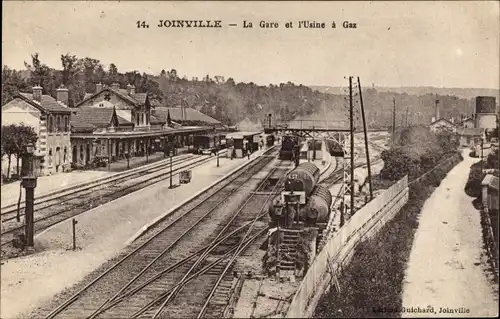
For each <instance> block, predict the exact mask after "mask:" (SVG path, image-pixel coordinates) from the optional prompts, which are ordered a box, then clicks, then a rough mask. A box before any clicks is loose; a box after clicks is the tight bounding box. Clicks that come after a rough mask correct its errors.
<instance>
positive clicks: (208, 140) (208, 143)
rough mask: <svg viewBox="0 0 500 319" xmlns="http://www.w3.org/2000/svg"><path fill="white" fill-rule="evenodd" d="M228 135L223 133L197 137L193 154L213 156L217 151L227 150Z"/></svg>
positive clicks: (194, 141)
mask: <svg viewBox="0 0 500 319" xmlns="http://www.w3.org/2000/svg"><path fill="white" fill-rule="evenodd" d="M225 137H226V135H225V134H221V133H213V134H204V135H195V136H194V139H193V153H195V154H212V153H215V152H216V151H217V149H218V148H219V149H224V148H226V139H225Z"/></svg>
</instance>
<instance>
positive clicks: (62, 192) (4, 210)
mask: <svg viewBox="0 0 500 319" xmlns="http://www.w3.org/2000/svg"><path fill="white" fill-rule="evenodd" d="M189 158H193V155H179V156H175V157H173V160H172V164H175V163H178V162H180V161H183V160H187V159H189ZM165 165H166V163H165V161H164V160H163V161H159V162H156V163H151V164H148V165H146V166H143V167H136V168H132V169H130V170H127V171H125V172H120V173H116V174H113V175H111V176H104V177H100V178H97V179H95V180H92V181H88V182H85V183H82V184H78V185H74V186H70V187H68V188H64V189H59V190H55V191H52V192H49V193H47V194H43V195H40V196H37V199H38V200H43V201H44V202H45V201H48V200H50V199H55V198H58V197H60V196H62V195H67V194H70V193H74V192H75V191H78V190H80V189H83V188H87V187H92V186H96V185H99V184H102V183H106V182H111V181H114V180H116V179H122V178H128V177H131V176H138V174H141V173H142V172H148V171H155V170H157V169H158V168H161V167H164V166H165ZM19 205H20V207H19V208H20V209H24V208H25V202H24V200H21V202H20V203H19ZM17 206H18V203H13V204H8V205H5V206H2V207H1V208H0V211H1V215H2V216H4V215H6V214H9V213H11V212H12V211H17Z"/></svg>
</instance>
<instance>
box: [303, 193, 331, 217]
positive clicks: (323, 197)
mask: <svg viewBox="0 0 500 319" xmlns="http://www.w3.org/2000/svg"><path fill="white" fill-rule="evenodd" d="M331 205H332V193H330V191H329V190H328V188H326V187H323V186H320V185H318V186H316V188H315V189H314V191H313V193H312V194H311V197H310V198H309V201H308V202H307V205H306V211H307V217H309V218H310V219H315V220H316V222H317V223H327V222H328V217H329V216H330V206H331Z"/></svg>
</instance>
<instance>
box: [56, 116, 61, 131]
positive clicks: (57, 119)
mask: <svg viewBox="0 0 500 319" xmlns="http://www.w3.org/2000/svg"><path fill="white" fill-rule="evenodd" d="M60 131H61V117H60V116H59V115H58V116H57V117H56V132H60Z"/></svg>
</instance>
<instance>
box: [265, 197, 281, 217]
mask: <svg viewBox="0 0 500 319" xmlns="http://www.w3.org/2000/svg"><path fill="white" fill-rule="evenodd" d="M281 204H282V203H281V195H277V196H276V197H274V198H273V199H272V200H271V203H269V208H268V209H267V211H268V213H269V217H270V218H271V220H276V213H275V208H274V207H275V206H277V205H281Z"/></svg>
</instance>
